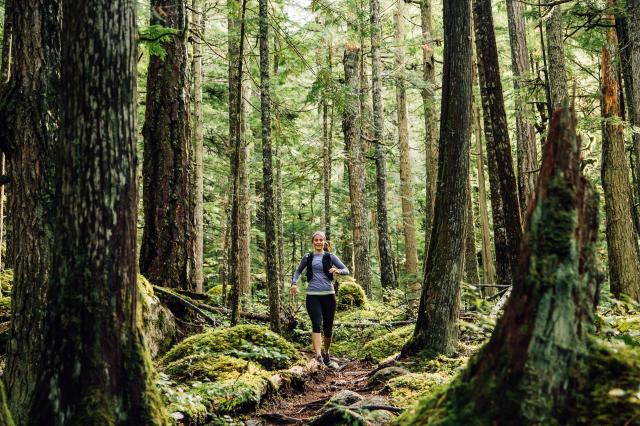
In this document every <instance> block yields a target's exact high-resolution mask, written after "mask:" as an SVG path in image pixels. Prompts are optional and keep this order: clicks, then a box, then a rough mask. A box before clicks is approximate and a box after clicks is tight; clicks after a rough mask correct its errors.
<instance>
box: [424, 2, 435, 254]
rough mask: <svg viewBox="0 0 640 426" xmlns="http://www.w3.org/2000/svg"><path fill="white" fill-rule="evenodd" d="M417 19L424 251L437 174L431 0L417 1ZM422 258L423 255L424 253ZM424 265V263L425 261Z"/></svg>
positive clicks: (427, 244) (427, 247)
mask: <svg viewBox="0 0 640 426" xmlns="http://www.w3.org/2000/svg"><path fill="white" fill-rule="evenodd" d="M420 22H421V25H422V37H423V40H422V41H423V43H424V44H423V45H422V78H423V80H424V88H423V89H422V90H421V91H420V94H421V95H422V108H423V110H424V151H425V167H426V174H425V176H426V182H425V185H426V186H425V193H426V198H425V203H424V204H425V206H424V208H425V218H424V232H425V235H424V252H425V253H427V252H428V251H429V240H430V238H431V228H432V225H433V205H434V200H435V197H436V177H437V176H438V170H437V168H438V144H437V140H436V132H437V127H436V120H437V118H436V100H435V87H436V64H435V57H434V55H433V51H434V47H433V35H432V34H431V33H432V28H431V0H421V1H420ZM425 260H426V257H425ZM425 265H426V263H425Z"/></svg>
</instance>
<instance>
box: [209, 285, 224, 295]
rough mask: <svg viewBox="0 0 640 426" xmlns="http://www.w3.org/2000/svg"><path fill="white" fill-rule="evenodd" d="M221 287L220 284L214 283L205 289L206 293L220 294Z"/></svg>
mask: <svg viewBox="0 0 640 426" xmlns="http://www.w3.org/2000/svg"><path fill="white" fill-rule="evenodd" d="M222 288H223V287H222V284H216V285H214V286H213V287H211V288H210V289H209V290H207V294H209V295H210V296H218V297H219V296H222Z"/></svg>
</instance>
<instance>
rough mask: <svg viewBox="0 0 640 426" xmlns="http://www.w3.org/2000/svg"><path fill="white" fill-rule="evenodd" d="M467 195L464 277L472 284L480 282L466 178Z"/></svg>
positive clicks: (471, 207)
mask: <svg viewBox="0 0 640 426" xmlns="http://www.w3.org/2000/svg"><path fill="white" fill-rule="evenodd" d="M468 185H469V189H468V193H469V194H468V196H467V227H466V230H465V232H466V237H465V255H464V278H465V282H467V283H468V284H471V285H473V286H477V285H478V284H480V272H479V271H478V256H477V253H476V231H475V220H474V218H473V200H472V193H471V179H470V176H469V179H468Z"/></svg>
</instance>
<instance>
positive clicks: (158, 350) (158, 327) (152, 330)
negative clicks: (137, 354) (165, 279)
mask: <svg viewBox="0 0 640 426" xmlns="http://www.w3.org/2000/svg"><path fill="white" fill-rule="evenodd" d="M137 308H138V313H137V321H138V327H139V328H140V329H141V330H143V336H144V339H145V345H146V346H147V348H148V349H149V351H150V353H151V357H152V358H156V357H157V356H158V355H159V354H162V353H164V352H166V351H167V350H168V349H169V348H170V347H171V345H172V344H173V343H174V342H175V340H176V337H177V328H176V323H175V319H174V316H173V314H172V313H171V311H170V310H169V309H168V308H167V307H165V306H164V305H163V304H162V303H160V299H158V297H157V296H156V295H155V293H154V291H153V285H152V284H151V283H150V282H149V280H147V279H146V278H145V277H144V276H142V275H140V274H138V304H137Z"/></svg>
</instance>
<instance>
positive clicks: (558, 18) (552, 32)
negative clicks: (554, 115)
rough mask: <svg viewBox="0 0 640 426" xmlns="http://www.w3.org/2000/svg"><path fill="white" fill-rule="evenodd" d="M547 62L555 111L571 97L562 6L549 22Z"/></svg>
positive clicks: (552, 104)
mask: <svg viewBox="0 0 640 426" xmlns="http://www.w3.org/2000/svg"><path fill="white" fill-rule="evenodd" d="M547 60H548V64H547V68H548V75H549V97H550V100H551V107H552V109H553V108H557V107H559V106H562V105H563V104H564V101H565V100H566V99H568V97H569V92H568V90H567V71H566V65H565V60H564V37H563V30H562V5H557V6H553V9H552V10H551V12H550V14H549V19H548V21H547Z"/></svg>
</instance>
